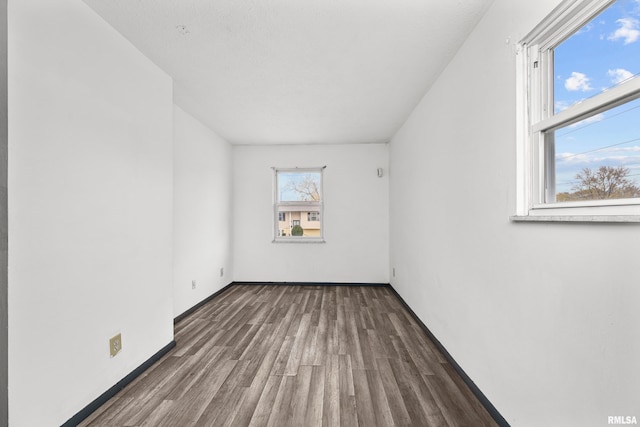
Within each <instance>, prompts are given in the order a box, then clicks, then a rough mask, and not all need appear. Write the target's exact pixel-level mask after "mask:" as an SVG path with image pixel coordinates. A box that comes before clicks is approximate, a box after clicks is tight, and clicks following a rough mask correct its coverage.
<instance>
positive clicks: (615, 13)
mask: <svg viewBox="0 0 640 427" xmlns="http://www.w3.org/2000/svg"><path fill="white" fill-rule="evenodd" d="M639 73H640V0H618V1H616V2H614V3H613V4H612V5H611V6H610V7H608V8H607V9H605V10H604V11H603V12H602V13H601V14H599V15H598V16H596V17H595V18H594V19H593V20H592V21H590V22H589V23H587V24H586V25H585V26H584V27H582V29H580V30H579V31H578V32H576V33H575V34H573V35H572V36H571V37H569V38H568V39H567V40H565V41H564V42H562V43H561V44H560V45H558V46H557V47H556V48H555V49H554V75H555V81H554V103H555V112H556V113H557V112H560V111H562V110H564V109H565V108H567V107H569V106H571V105H573V104H575V103H576V102H580V101H582V100H584V99H587V98H590V97H593V96H594V95H597V94H599V93H601V92H602V91H604V90H606V89H609V88H611V87H613V86H615V85H617V84H619V83H621V82H624V81H625V80H627V79H630V78H633V77H634V76H637V75H638V74H639ZM555 141H556V192H557V193H560V192H565V191H567V192H571V191H572V190H571V188H572V187H573V185H574V184H575V183H576V180H575V175H576V173H577V172H579V171H580V170H582V169H583V168H592V169H597V168H598V167H600V166H624V167H626V168H628V169H629V170H630V175H629V178H630V179H633V180H635V181H636V182H637V184H638V185H640V99H636V100H634V101H631V102H629V103H626V104H623V105H621V106H619V107H616V108H614V109H612V110H609V111H607V112H604V113H601V114H596V115H594V116H592V117H590V118H588V119H586V120H583V121H581V122H579V123H575V124H573V125H570V126H566V127H564V128H561V129H558V130H556V131H555Z"/></svg>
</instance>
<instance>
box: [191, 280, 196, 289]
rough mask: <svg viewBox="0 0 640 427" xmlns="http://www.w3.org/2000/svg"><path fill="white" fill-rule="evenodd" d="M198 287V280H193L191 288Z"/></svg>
mask: <svg viewBox="0 0 640 427" xmlns="http://www.w3.org/2000/svg"><path fill="white" fill-rule="evenodd" d="M195 288H196V281H195V280H192V281H191V289H195Z"/></svg>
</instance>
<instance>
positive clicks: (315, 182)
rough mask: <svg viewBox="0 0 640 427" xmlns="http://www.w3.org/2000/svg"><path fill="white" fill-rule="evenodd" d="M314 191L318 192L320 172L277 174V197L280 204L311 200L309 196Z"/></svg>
mask: <svg viewBox="0 0 640 427" xmlns="http://www.w3.org/2000/svg"><path fill="white" fill-rule="evenodd" d="M296 189H297V190H298V191H296ZM314 189H317V190H320V172H280V173H278V196H279V201H281V202H298V201H304V200H312V198H311V197H310V195H309V194H310V193H311V192H313V190H314Z"/></svg>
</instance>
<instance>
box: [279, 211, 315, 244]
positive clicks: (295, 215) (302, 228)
mask: <svg viewBox="0 0 640 427" xmlns="http://www.w3.org/2000/svg"><path fill="white" fill-rule="evenodd" d="M316 213H317V216H316V219H315V220H314V219H312V218H309V211H308V208H307V207H306V206H304V207H301V206H298V207H296V206H292V205H287V206H281V207H279V208H278V231H277V236H279V237H283V236H284V237H289V236H293V237H321V236H322V234H321V232H320V230H321V221H320V213H319V212H316Z"/></svg>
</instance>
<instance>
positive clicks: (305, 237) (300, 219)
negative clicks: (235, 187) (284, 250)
mask: <svg viewBox="0 0 640 427" xmlns="http://www.w3.org/2000/svg"><path fill="white" fill-rule="evenodd" d="M323 170H324V168H304V169H303V168H293V169H285V168H274V192H275V194H274V218H275V221H274V222H275V224H274V233H273V234H274V241H275V242H323V241H324V239H323V237H324V233H323V224H322V220H321V218H322V214H321V212H322V211H323V198H322V174H323Z"/></svg>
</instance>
